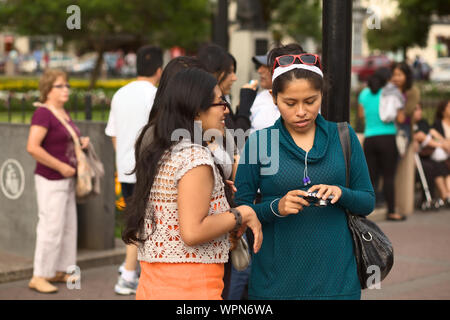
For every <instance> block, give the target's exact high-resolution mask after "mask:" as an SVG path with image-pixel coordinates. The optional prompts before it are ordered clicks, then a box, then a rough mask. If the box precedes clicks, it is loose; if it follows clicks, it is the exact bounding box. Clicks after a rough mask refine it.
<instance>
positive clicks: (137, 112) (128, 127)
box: [105, 46, 163, 295]
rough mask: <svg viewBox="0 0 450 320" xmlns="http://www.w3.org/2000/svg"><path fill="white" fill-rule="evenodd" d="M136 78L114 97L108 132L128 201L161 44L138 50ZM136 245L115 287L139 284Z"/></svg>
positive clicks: (131, 289)
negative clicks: (136, 144)
mask: <svg viewBox="0 0 450 320" xmlns="http://www.w3.org/2000/svg"><path fill="white" fill-rule="evenodd" d="M136 60H137V61H136V71H137V79H136V80H135V81H132V82H130V83H128V84H127V85H125V86H123V87H122V88H120V89H119V90H118V91H117V92H116V93H115V94H114V96H113V98H112V101H111V111H110V114H109V119H108V124H107V125H106V129H105V133H106V135H107V136H110V137H111V139H112V142H113V145H114V149H115V151H116V168H117V177H118V180H119V182H120V183H121V186H122V195H123V196H124V199H125V203H127V199H128V198H129V197H130V196H131V194H132V193H133V188H134V184H135V183H136V176H135V175H134V174H129V173H131V171H132V170H133V169H134V166H135V156H134V144H135V142H136V139H137V138H138V136H139V133H140V132H141V130H142V128H143V127H144V126H145V125H146V124H147V121H148V117H149V114H150V110H151V108H152V106H153V100H154V99H155V94H156V86H157V85H158V83H159V80H160V78H161V73H162V64H163V57H162V51H161V49H160V48H158V47H153V46H144V47H141V48H140V49H139V50H138V52H137V58H136ZM136 269H137V247H136V246H134V245H128V246H127V249H126V258H125V263H124V264H123V265H122V266H121V267H120V269H119V271H120V273H121V274H120V276H119V279H118V282H117V284H116V286H115V287H114V291H115V292H116V293H117V294H122V295H129V294H135V293H136V288H137V284H138V275H137V271H136Z"/></svg>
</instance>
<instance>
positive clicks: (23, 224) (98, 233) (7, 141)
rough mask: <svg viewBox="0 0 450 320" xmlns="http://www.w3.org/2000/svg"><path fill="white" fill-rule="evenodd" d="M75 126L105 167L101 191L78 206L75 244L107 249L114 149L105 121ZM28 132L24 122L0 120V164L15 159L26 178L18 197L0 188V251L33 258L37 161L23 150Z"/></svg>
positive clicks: (111, 223) (111, 242)
mask: <svg viewBox="0 0 450 320" xmlns="http://www.w3.org/2000/svg"><path fill="white" fill-rule="evenodd" d="M77 125H78V127H79V128H80V130H81V132H82V134H83V135H85V136H89V137H90V139H91V142H92V143H93V145H94V148H95V150H96V152H97V154H98V156H99V157H100V159H101V160H102V162H103V165H104V167H105V177H104V179H103V180H102V185H101V194H100V195H98V196H95V197H92V198H90V199H89V200H87V201H86V202H85V203H84V204H79V205H78V206H77V211H78V247H79V248H86V249H98V250H102V249H110V248H113V247H114V224H115V208H114V206H115V192H114V170H115V167H114V150H113V147H112V143H111V139H110V138H109V137H107V136H105V134H104V129H105V125H106V124H105V123H99V122H87V121H77ZM28 131H29V125H27V124H9V123H0V167H1V166H2V165H3V164H4V163H5V161H6V160H7V159H15V160H17V161H18V162H19V163H20V165H21V166H22V168H23V171H24V178H25V179H24V190H23V193H22V194H21V195H20V197H18V198H17V199H9V198H8V197H6V196H5V193H4V192H3V191H2V190H0V250H1V251H7V252H10V253H13V254H17V255H20V256H25V257H33V254H34V247H35V241H36V225H37V221H38V218H37V216H38V215H37V201H36V191H35V187H34V173H33V172H34V169H35V165H36V162H35V160H34V159H33V158H32V157H31V156H30V155H29V154H28V153H27V152H26V143H27V139H28ZM0 179H4V175H3V177H0Z"/></svg>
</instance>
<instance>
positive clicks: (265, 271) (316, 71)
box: [235, 44, 375, 300]
mask: <svg viewBox="0 0 450 320" xmlns="http://www.w3.org/2000/svg"><path fill="white" fill-rule="evenodd" d="M269 64H270V65H273V66H274V67H273V72H272V92H271V93H272V96H273V101H274V103H275V104H276V105H277V106H278V108H279V110H280V114H281V116H280V118H279V119H278V120H277V121H276V122H275V124H274V125H273V126H271V127H269V128H266V129H262V130H259V131H256V132H255V133H253V134H252V135H251V136H250V137H249V138H248V140H247V143H246V144H245V148H244V151H243V155H242V156H241V161H240V163H239V166H238V170H237V174H236V188H237V192H236V194H235V202H236V204H239V205H248V206H250V207H252V208H253V209H254V210H255V212H256V215H257V216H258V219H259V220H260V221H261V224H262V228H263V234H264V242H263V245H262V247H261V250H260V252H259V253H258V254H256V255H253V257H252V266H251V274H250V281H249V298H250V299H263V300H273V299H277V300H285V299H308V300H311V299H360V297H361V285H360V282H359V278H358V272H357V266H356V259H355V254H354V251H353V241H352V236H351V234H350V230H349V228H348V225H347V216H346V213H345V209H348V210H349V211H350V212H352V213H354V214H360V215H368V214H370V213H371V212H372V210H373V208H374V204H375V196H374V191H373V188H372V184H371V182H370V176H369V171H368V169H367V164H366V160H365V158H364V152H363V150H362V148H361V145H360V143H359V140H358V138H357V136H356V134H355V132H354V130H353V129H352V128H351V127H350V126H349V134H350V140H351V141H350V145H351V155H352V156H351V163H350V172H349V176H350V181H349V182H348V187H345V186H346V182H347V181H346V165H345V159H344V154H343V152H342V147H341V143H340V140H339V134H338V128H337V124H336V123H333V122H330V121H327V120H325V119H324V118H323V117H322V116H321V115H320V114H319V110H320V107H321V103H322V95H323V92H324V86H325V81H324V79H323V73H322V70H321V64H320V60H319V57H318V56H317V55H315V54H309V53H304V51H303V50H302V48H301V47H300V46H299V45H297V44H291V45H288V46H283V47H278V48H274V49H272V50H271V51H270V53H269ZM263 137H266V138H263ZM272 139H275V141H272ZM273 148H277V149H276V150H274V149H273ZM260 150H264V151H263V152H259V151H260ZM273 152H275V153H276V154H277V155H276V156H275V157H273V158H271V159H270V160H271V162H272V163H269V164H268V161H267V156H266V155H268V154H273ZM245 159H255V160H253V161H248V160H247V161H244V160H245ZM273 162H277V163H278V166H276V164H274V163H273ZM269 165H270V167H271V168H276V169H277V170H267V168H268V166H269ZM258 189H260V191H261V195H262V199H261V202H260V203H257V204H255V203H254V200H255V197H256V193H257V191H258ZM314 191H317V195H316V198H317V199H319V198H320V199H328V197H329V196H331V195H332V196H333V199H331V201H330V200H328V201H329V202H328V205H327V206H326V207H320V206H314V205H312V204H311V205H310V203H309V202H308V201H307V200H306V199H305V198H304V197H305V196H307V195H308V192H314Z"/></svg>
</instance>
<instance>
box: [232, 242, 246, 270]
mask: <svg viewBox="0 0 450 320" xmlns="http://www.w3.org/2000/svg"><path fill="white" fill-rule="evenodd" d="M231 263H232V264H233V267H234V268H235V269H236V270H237V271H243V270H245V269H247V268H248V265H249V264H250V253H249V252H248V243H247V241H246V240H245V238H244V237H240V238H239V239H238V241H237V244H236V248H234V250H232V251H231Z"/></svg>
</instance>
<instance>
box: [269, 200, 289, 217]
mask: <svg viewBox="0 0 450 320" xmlns="http://www.w3.org/2000/svg"><path fill="white" fill-rule="evenodd" d="M277 200H280V198H276V199H275V200H273V201H272V202H271V203H270V210H272V213H273V214H274V215H275V216H277V217H279V218H286V216H281V215H279V214H276V213H275V211H273V208H272V204H273V203H274V202H275V201H277Z"/></svg>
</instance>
